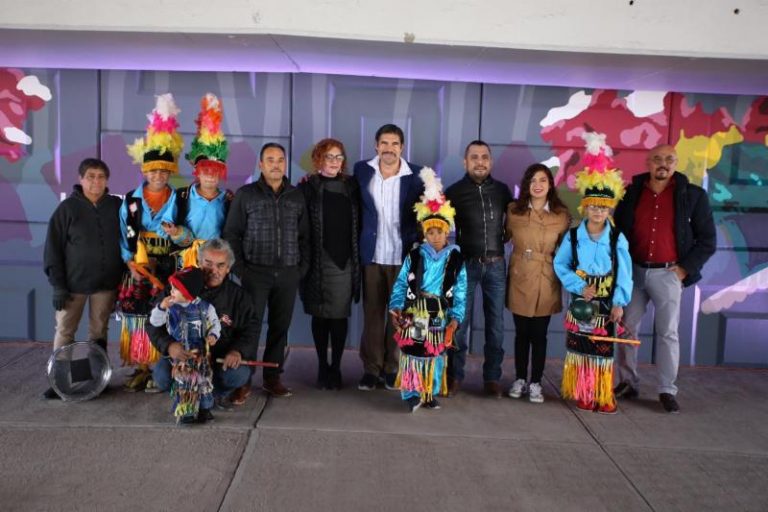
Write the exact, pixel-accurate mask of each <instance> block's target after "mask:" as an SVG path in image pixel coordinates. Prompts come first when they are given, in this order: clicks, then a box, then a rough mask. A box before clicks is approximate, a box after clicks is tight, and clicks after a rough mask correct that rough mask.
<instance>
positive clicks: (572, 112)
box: [539, 91, 592, 128]
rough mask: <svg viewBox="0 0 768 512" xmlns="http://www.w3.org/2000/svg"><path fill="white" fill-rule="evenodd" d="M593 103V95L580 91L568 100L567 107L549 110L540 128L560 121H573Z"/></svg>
mask: <svg viewBox="0 0 768 512" xmlns="http://www.w3.org/2000/svg"><path fill="white" fill-rule="evenodd" d="M591 101H592V95H591V94H587V93H585V92H584V91H579V92H577V93H575V94H573V95H572V96H571V97H570V98H568V103H567V104H566V105H563V106H562V107H554V108H551V109H549V112H547V115H546V117H545V118H544V119H542V120H541V122H540V123H539V126H541V127H542V128H543V127H546V126H550V125H552V124H555V123H557V122H558V121H564V120H566V119H573V118H574V117H576V116H577V115H579V114H581V113H582V112H584V111H585V110H587V107H588V106H589V103H590V102H591Z"/></svg>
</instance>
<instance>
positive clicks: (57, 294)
mask: <svg viewBox="0 0 768 512" xmlns="http://www.w3.org/2000/svg"><path fill="white" fill-rule="evenodd" d="M71 298H72V296H71V295H70V294H69V290H66V289H63V288H57V289H55V290H53V309H54V310H56V311H61V310H62V309H64V308H66V307H67V301H68V300H69V299H71Z"/></svg>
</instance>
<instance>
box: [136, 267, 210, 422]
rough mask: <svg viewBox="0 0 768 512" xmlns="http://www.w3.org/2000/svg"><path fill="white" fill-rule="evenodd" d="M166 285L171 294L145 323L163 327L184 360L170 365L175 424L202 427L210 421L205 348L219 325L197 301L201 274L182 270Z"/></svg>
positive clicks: (201, 303) (186, 269) (208, 375)
mask: <svg viewBox="0 0 768 512" xmlns="http://www.w3.org/2000/svg"><path fill="white" fill-rule="evenodd" d="M168 283H169V284H170V285H171V293H170V295H168V296H167V297H165V298H164V299H163V300H162V301H161V302H160V304H158V305H156V306H155V307H154V309H152V313H151V315H150V317H149V321H150V323H151V324H152V325H154V326H155V327H160V326H163V325H165V326H166V327H167V329H168V334H170V335H171V337H172V338H173V339H174V340H176V341H177V342H179V343H181V345H182V347H183V349H184V354H185V356H188V357H185V358H184V359H177V360H174V361H173V367H172V369H171V375H172V376H173V384H172V385H171V397H172V399H173V405H172V408H171V410H172V412H173V415H174V417H175V418H176V422H177V423H185V424H188V423H205V422H206V421H210V420H213V414H211V409H212V408H213V370H212V369H211V362H210V360H209V353H208V347H209V346H213V345H215V344H216V342H217V341H218V339H219V336H220V335H221V324H220V323H219V318H218V316H217V315H216V309H215V308H214V307H213V306H212V305H210V304H208V303H207V302H206V301H204V300H202V299H201V298H199V297H198V295H199V294H200V292H201V291H202V290H203V284H204V277H203V271H202V270H200V269H199V268H195V267H187V268H184V269H182V270H179V271H177V272H176V273H175V274H173V275H172V276H171V277H170V278H169V279H168Z"/></svg>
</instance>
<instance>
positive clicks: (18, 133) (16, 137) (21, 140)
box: [3, 126, 32, 144]
mask: <svg viewBox="0 0 768 512" xmlns="http://www.w3.org/2000/svg"><path fill="white" fill-rule="evenodd" d="M3 134H4V135H5V138H6V139H8V140H9V141H11V142H16V143H18V144H32V137H30V136H29V135H27V134H26V133H24V131H23V130H19V129H18V128H16V127H15V126H6V127H5V128H3Z"/></svg>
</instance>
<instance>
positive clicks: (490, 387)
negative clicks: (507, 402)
mask: <svg viewBox="0 0 768 512" xmlns="http://www.w3.org/2000/svg"><path fill="white" fill-rule="evenodd" d="M483 391H484V392H485V394H486V395H488V396H492V397H494V398H501V386H500V385H499V383H498V382H496V381H495V380H489V381H486V382H485V384H484V385H483Z"/></svg>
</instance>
